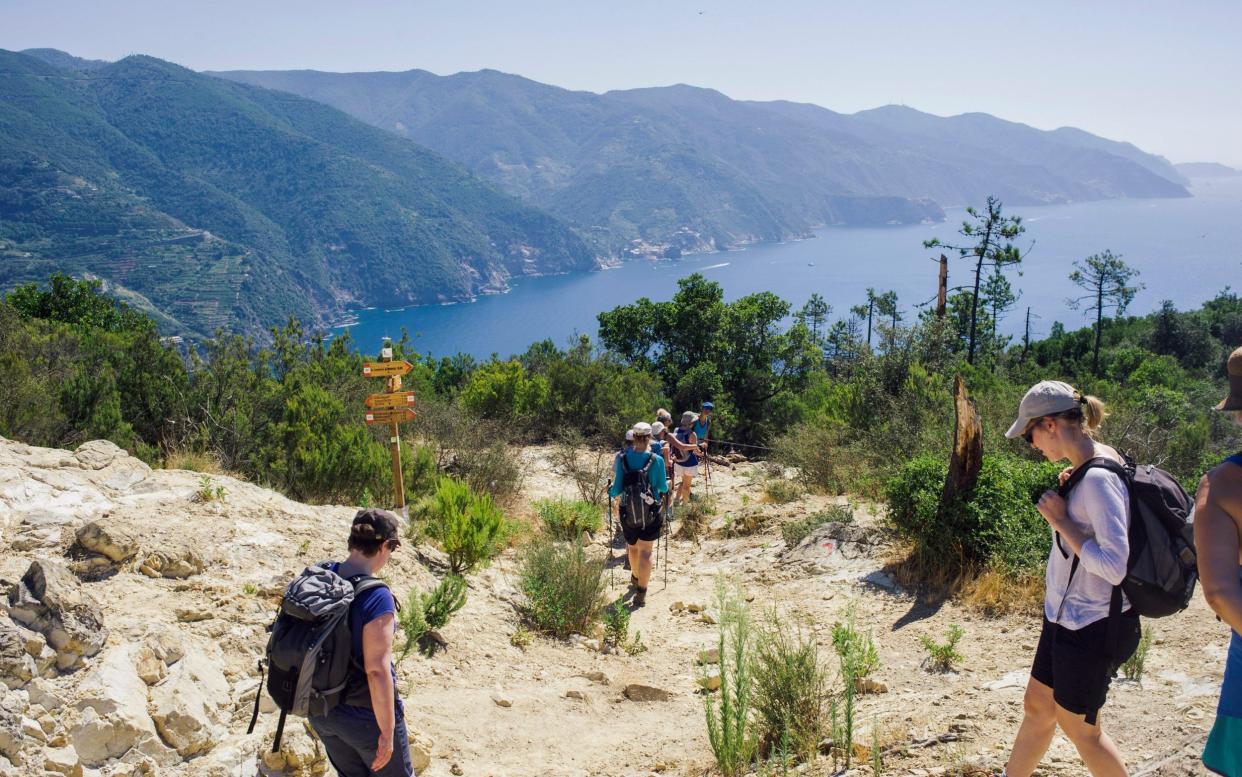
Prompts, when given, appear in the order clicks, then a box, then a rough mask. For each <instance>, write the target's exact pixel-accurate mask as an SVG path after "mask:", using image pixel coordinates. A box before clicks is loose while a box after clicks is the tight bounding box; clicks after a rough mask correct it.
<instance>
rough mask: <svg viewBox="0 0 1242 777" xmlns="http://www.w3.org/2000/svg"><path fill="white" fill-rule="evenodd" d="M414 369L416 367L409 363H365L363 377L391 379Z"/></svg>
mask: <svg viewBox="0 0 1242 777" xmlns="http://www.w3.org/2000/svg"><path fill="white" fill-rule="evenodd" d="M412 369H414V365H413V364H410V363H409V362H407V361H400V362H364V363H363V365H362V377H364V378H390V377H392V376H393V375H404V374H406V373H407V372H409V371H410V370H412Z"/></svg>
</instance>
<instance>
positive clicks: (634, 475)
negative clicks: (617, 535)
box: [620, 451, 664, 531]
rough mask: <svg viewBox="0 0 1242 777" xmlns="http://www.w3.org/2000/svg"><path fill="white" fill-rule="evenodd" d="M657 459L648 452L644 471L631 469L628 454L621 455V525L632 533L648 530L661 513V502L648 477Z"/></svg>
mask: <svg viewBox="0 0 1242 777" xmlns="http://www.w3.org/2000/svg"><path fill="white" fill-rule="evenodd" d="M657 458H658V457H657V456H656V455H655V454H654V453H651V452H650V451H648V452H647V463H646V464H644V465H643V466H642V469H630V463H629V461H627V456H626V454H625V453H622V454H621V510H620V512H621V525H622V527H624V528H626V529H629V530H630V531H641V530H643V529H646V528H647V525H648V524H649V523H653V522H654V521H655V520H656V517H657V514H658V512H659V509H660V500H659V499H656V498H655V495H654V494H653V493H652V492H651V480H650V479H648V477H647V473H648V472H649V471H650V470H651V466H652V465H653V464H654V463H655V461H656V459H657ZM660 466H664V459H660Z"/></svg>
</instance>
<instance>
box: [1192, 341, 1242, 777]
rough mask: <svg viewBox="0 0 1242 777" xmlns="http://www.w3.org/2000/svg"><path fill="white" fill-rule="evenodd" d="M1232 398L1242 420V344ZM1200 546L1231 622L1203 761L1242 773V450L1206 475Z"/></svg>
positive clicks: (1198, 520)
mask: <svg viewBox="0 0 1242 777" xmlns="http://www.w3.org/2000/svg"><path fill="white" fill-rule="evenodd" d="M1228 372H1229V396H1227V397H1225V400H1224V401H1223V402H1221V403H1220V404H1219V405H1217V406H1216V409H1217V410H1220V411H1223V412H1227V413H1232V414H1233V417H1234V420H1235V421H1237V422H1238V423H1239V424H1242V348H1238V349H1237V350H1235V351H1234V352H1233V353H1232V354H1230V356H1229V365H1228ZM1195 550H1196V552H1197V553H1198V557H1199V579H1200V580H1201V581H1202V583H1203V596H1204V598H1206V599H1207V603H1208V606H1210V607H1211V608H1212V610H1213V611H1215V612H1216V614H1217V615H1218V616H1219V617H1220V619H1221V620H1222V621H1224V622H1225V623H1226V624H1228V625H1229V627H1230V629H1231V633H1230V635H1229V653H1228V657H1227V658H1226V659H1225V679H1224V682H1222V683H1221V687H1220V702H1219V703H1218V705H1217V707H1216V722H1215V723H1214V724H1213V726H1212V731H1211V733H1210V734H1209V735H1208V740H1207V744H1206V745H1204V747H1203V765H1204V766H1206V767H1207V768H1208V769H1211V770H1212V771H1213V772H1216V773H1217V774H1223V775H1226V777H1242V453H1238V454H1235V455H1233V456H1230V457H1229V458H1227V459H1225V460H1224V461H1223V462H1221V464H1220V465H1218V466H1217V467H1215V468H1213V469H1212V470H1211V471H1210V472H1208V473H1207V474H1206V475H1204V476H1203V480H1202V481H1201V482H1200V483H1199V491H1198V493H1197V494H1196V495H1195Z"/></svg>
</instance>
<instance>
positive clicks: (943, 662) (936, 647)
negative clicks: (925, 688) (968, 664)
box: [919, 623, 965, 672]
mask: <svg viewBox="0 0 1242 777" xmlns="http://www.w3.org/2000/svg"><path fill="white" fill-rule="evenodd" d="M963 634H965V632H964V631H963V630H962V627H961V626H959V625H957V624H956V623H953V624H950V625H949V631H948V633H947V634H946V635H945V641H944V642H937V641H936V640H934V639H932V638H931V636H929V635H927V634H922V635H920V636H919V642H920V643H921V644H922V645H923V649H924V650H926V651H927V668H928V670H929V671H932V672H949V671H952V670H953V667H955V666H957V665H958V664H960V663H961V662H962V654H961V653H959V652H957V643H958V642H959V641H960V640H961V639H962V635H963Z"/></svg>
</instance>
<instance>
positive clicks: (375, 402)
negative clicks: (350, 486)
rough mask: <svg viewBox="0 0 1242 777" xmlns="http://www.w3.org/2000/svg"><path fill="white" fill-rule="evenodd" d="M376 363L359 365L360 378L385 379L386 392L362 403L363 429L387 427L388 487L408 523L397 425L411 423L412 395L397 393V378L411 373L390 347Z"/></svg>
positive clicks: (412, 418)
mask: <svg viewBox="0 0 1242 777" xmlns="http://www.w3.org/2000/svg"><path fill="white" fill-rule="evenodd" d="M380 354H381V355H380V361H378V362H365V363H364V364H363V365H362V377H364V378H387V379H388V390H387V391H386V392H384V393H382V394H372V395H370V396H369V397H367V399H366V406H367V407H368V408H370V409H369V410H367V414H366V422H367V426H375V425H376V424H387V425H388V426H389V427H390V429H389V437H388V447H389V450H391V451H392V487H393V495H394V499H395V507H396V509H397V510H399V511H401V515H402V517H404V518H406V519H407V520H408V519H409V515H408V514H406V507H405V478H403V477H402V476H401V430H400V428H399V426H398V424H401V423H405V422H407V421H413V420H414V410H413V405H414V392H413V391H402V390H401V376H402V375H404V374H406V373H407V372H409V371H410V370H412V369H414V365H412V364H410V363H409V362H407V361H393V359H392V346H391V345H385V346H384V348H383V350H382V351H380Z"/></svg>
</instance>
